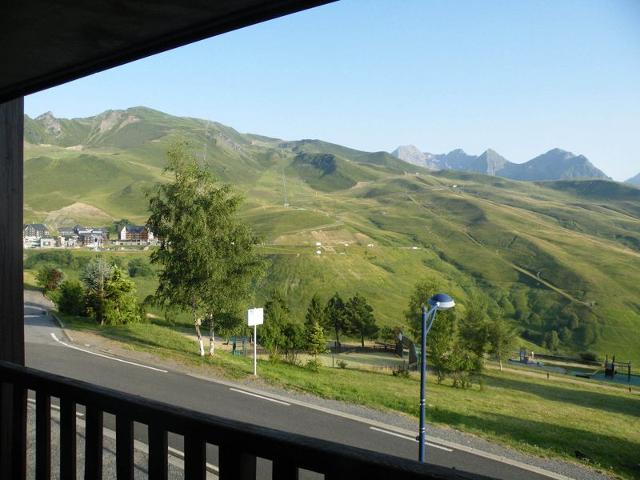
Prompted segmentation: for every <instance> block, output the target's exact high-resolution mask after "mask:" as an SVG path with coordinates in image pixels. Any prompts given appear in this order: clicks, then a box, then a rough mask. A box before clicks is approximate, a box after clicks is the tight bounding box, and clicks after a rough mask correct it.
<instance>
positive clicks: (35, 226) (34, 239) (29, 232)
mask: <svg viewBox="0 0 640 480" xmlns="http://www.w3.org/2000/svg"><path fill="white" fill-rule="evenodd" d="M47 237H49V229H47V227H46V226H45V225H43V224H42V223H29V224H27V225H23V227H22V246H23V248H36V247H39V246H40V240H41V239H42V238H47Z"/></svg>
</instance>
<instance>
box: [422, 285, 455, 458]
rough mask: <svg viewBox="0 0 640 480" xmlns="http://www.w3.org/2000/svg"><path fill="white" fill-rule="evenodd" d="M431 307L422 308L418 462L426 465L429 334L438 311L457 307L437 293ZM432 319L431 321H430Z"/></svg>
mask: <svg viewBox="0 0 640 480" xmlns="http://www.w3.org/2000/svg"><path fill="white" fill-rule="evenodd" d="M428 303H429V306H430V307H431V309H430V310H429V311H427V306H426V305H423V306H422V338H421V346H422V350H421V352H420V436H419V438H418V461H419V462H421V463H424V444H425V436H426V427H425V412H424V407H425V399H424V397H425V394H424V392H425V386H426V383H427V334H428V333H429V330H431V326H432V325H433V321H434V320H435V319H436V312H437V311H438V310H448V309H450V308H453V307H455V306H456V303H455V302H454V301H453V298H451V297H450V296H449V295H447V294H445V293H436V294H435V295H434V296H433V297H431V298H430V299H429V302H428ZM429 317H431V320H429Z"/></svg>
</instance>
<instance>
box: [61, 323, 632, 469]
mask: <svg viewBox="0 0 640 480" xmlns="http://www.w3.org/2000/svg"><path fill="white" fill-rule="evenodd" d="M63 318H64V320H65V323H66V324H67V326H68V328H71V329H80V330H91V331H93V332H95V333H98V334H100V335H102V336H105V337H108V338H111V339H116V340H120V341H123V342H125V344H126V346H127V347H128V348H131V349H133V350H141V351H147V352H153V353H154V354H156V355H159V356H161V357H167V358H171V359H174V360H179V361H182V362H184V363H186V364H188V365H194V366H195V365H197V366H203V367H205V368H208V369H209V370H210V372H211V374H212V375H221V376H225V377H228V378H233V379H243V378H250V375H251V372H252V364H251V359H250V358H244V357H234V356H232V355H230V354H228V353H226V352H219V353H217V354H216V355H215V357H213V358H210V357H206V358H204V359H203V358H200V357H199V356H198V355H197V349H196V346H195V344H194V342H193V341H192V340H190V339H189V338H186V337H185V336H184V335H183V334H181V333H179V332H178V331H176V330H172V329H170V328H167V327H165V326H161V325H157V324H152V323H145V324H137V325H127V326H119V327H98V326H95V325H94V324H92V323H90V321H87V320H82V319H79V318H72V317H67V316H63ZM259 363H260V365H259V367H258V369H259V372H260V377H261V378H262V379H263V380H265V381H267V382H269V383H272V384H274V385H278V386H281V387H285V388H288V389H292V390H296V391H301V392H306V393H310V394H314V395H318V396H321V397H325V398H331V399H336V400H342V401H346V402H350V403H356V404H361V405H366V406H369V407H373V408H377V409H384V410H394V411H397V412H402V413H405V414H408V415H411V416H413V417H414V418H417V415H418V399H417V396H418V391H419V384H418V378H417V377H414V376H412V377H410V378H400V377H394V376H392V375H389V374H388V373H376V372H370V371H359V370H352V369H349V368H347V369H340V368H329V367H322V368H321V369H320V371H319V372H317V373H314V372H311V371H309V370H307V369H306V368H303V367H299V366H294V365H290V364H286V363H280V362H278V363H274V362H269V361H260V362H259ZM551 378H552V380H545V379H544V378H536V377H531V376H525V375H518V374H517V373H514V372H503V373H500V372H498V371H496V370H493V369H491V370H488V371H487V372H486V373H485V374H483V375H482V376H481V377H480V383H481V385H482V386H479V385H474V386H473V388H471V389H469V390H461V389H456V388H453V387H452V386H451V385H450V384H448V383H445V384H442V385H438V384H437V383H435V381H434V379H433V376H431V378H430V379H429V383H430V385H429V387H428V390H427V391H428V400H427V403H428V409H427V418H428V421H429V422H431V423H437V424H440V425H447V426H450V427H453V428H456V429H459V430H463V431H466V432H471V433H474V434H476V435H479V436H481V437H484V438H486V439H489V440H491V441H495V442H497V443H501V444H503V445H507V446H510V447H513V448H516V449H518V450H521V451H524V452H527V453H532V454H535V455H539V456H552V457H561V458H565V459H573V460H574V461H575V453H574V452H575V451H576V450H579V451H580V452H582V453H584V454H585V455H586V456H587V457H589V459H590V465H592V466H595V467H597V468H601V469H604V470H607V471H609V472H613V473H615V474H616V475H618V476H620V477H622V478H637V477H638V473H639V471H640V470H639V469H640V466H639V465H638V463H639V462H638V455H637V452H638V450H639V449H640V396H639V395H638V394H637V392H636V393H633V394H629V393H628V392H626V391H625V390H624V389H623V388H620V389H616V388H603V387H602V386H599V385H597V384H593V385H589V384H587V383H575V382H569V381H567V380H563V379H562V377H557V376H552V377H551Z"/></svg>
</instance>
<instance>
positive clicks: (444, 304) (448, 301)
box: [429, 293, 456, 310]
mask: <svg viewBox="0 0 640 480" xmlns="http://www.w3.org/2000/svg"><path fill="white" fill-rule="evenodd" d="M429 305H431V306H432V307H435V308H436V309H438V310H449V309H450V308H453V307H455V306H456V302H454V301H453V298H451V297H450V296H449V295H447V294H446V293H436V294H435V295H434V296H433V297H431V298H430V299H429Z"/></svg>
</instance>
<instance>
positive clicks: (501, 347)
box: [489, 317, 516, 371]
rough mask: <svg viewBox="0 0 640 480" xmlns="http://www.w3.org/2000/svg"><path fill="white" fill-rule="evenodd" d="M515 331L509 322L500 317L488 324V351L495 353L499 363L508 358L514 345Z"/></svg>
mask: <svg viewBox="0 0 640 480" xmlns="http://www.w3.org/2000/svg"><path fill="white" fill-rule="evenodd" d="M515 340H516V332H515V330H514V329H513V328H512V327H511V325H509V323H508V322H507V321H506V320H505V319H504V318H501V317H498V318H496V319H495V320H494V321H493V322H491V323H490V324H489V353H490V354H492V355H495V356H496V358H497V359H498V362H499V363H500V371H502V362H503V361H504V360H506V359H508V358H509V353H510V352H511V350H512V349H513V347H514V344H515Z"/></svg>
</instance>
